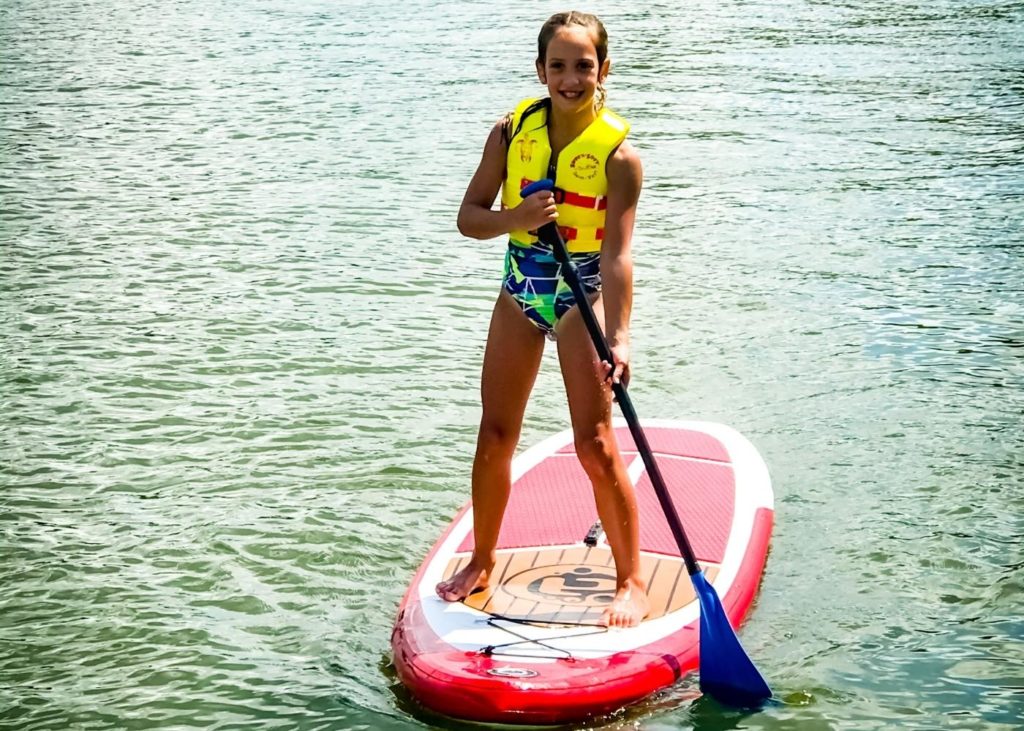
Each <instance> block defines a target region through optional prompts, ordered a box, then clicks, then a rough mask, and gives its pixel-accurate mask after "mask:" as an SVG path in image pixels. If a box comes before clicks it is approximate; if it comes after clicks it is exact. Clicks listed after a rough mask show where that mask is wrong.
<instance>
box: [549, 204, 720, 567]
mask: <svg viewBox="0 0 1024 731" xmlns="http://www.w3.org/2000/svg"><path fill="white" fill-rule="evenodd" d="M537 235H538V237H539V238H540V240H541V241H543V242H544V243H545V244H546V245H548V246H550V247H551V249H552V251H553V252H554V254H555V259H557V260H558V263H559V264H561V267H562V277H563V278H564V279H565V281H566V282H568V283H569V288H570V289H572V294H573V297H575V298H576V306H577V307H579V308H580V314H581V315H582V316H583V322H584V324H585V325H586V326H587V331H588V332H589V333H590V339H591V340H592V341H593V343H594V348H596V349H597V355H598V356H599V357H600V358H601V360H604V361H607V362H608V363H609V364H612V365H614V363H615V361H614V360H613V358H612V349H611V348H610V347H609V346H608V341H607V340H605V337H604V333H603V332H601V327H600V325H598V324H597V317H595V316H594V308H593V307H591V305H590V299H589V298H588V297H587V293H586V292H584V291H583V285H582V284H580V278H579V274H578V273H577V271H576V265H575V264H573V263H572V259H570V258H569V252H568V250H567V249H566V248H565V242H564V241H563V240H562V234H561V233H560V232H559V230H558V226H556V225H555V224H554V223H547V224H544V225H543V226H541V228H540V229H538V231H537ZM612 391H614V393H615V398H616V400H618V402H619V408H620V409H621V410H622V415H623V416H624V417H626V423H627V424H628V425H629V432H630V434H632V435H633V441H634V442H636V446H637V449H639V450H640V456H641V457H642V458H643V460H644V465H646V467H647V474H649V475H650V476H651V483H652V484H653V485H654V492H655V494H656V495H657V496H658V502H660V503H661V510H662V512H664V513H665V519H666V520H668V526H669V528H670V529H671V530H672V535H673V536H674V537H675V539H676V544H677V545H678V546H679V552H680V553H681V554H682V557H683V561H684V562H685V563H686V570H687V572H688V573H689V574H690V576H693V575H694V574H697V573H700V566H698V565H697V559H696V558H695V557H694V555H693V548H692V547H691V546H690V541H689V539H687V537H686V531H684V530H683V524H682V521H680V520H679V514H678V513H677V512H676V506H675V505H674V504H673V503H672V496H671V495H670V494H669V492H668V488H667V487H665V480H664V479H662V476H661V471H660V470H659V469H658V463H657V462H655V461H654V454H653V453H652V452H651V445H650V444H649V443H648V442H647V436H646V435H645V434H644V430H643V429H642V428H641V427H640V419H639V418H638V417H637V415H636V409H634V408H633V402H632V401H631V400H630V398H629V394H628V393H627V392H626V386H625V385H624V384H623V383H621V382H620V383H613V384H612Z"/></svg>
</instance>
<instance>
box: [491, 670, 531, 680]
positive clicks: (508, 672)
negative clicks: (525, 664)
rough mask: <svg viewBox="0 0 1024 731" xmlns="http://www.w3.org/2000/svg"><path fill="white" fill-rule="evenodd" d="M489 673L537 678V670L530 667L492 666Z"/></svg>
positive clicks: (508, 676) (504, 676)
mask: <svg viewBox="0 0 1024 731" xmlns="http://www.w3.org/2000/svg"><path fill="white" fill-rule="evenodd" d="M487 674H488V675H497V676H498V677H499V678H536V677H537V675H538V673H537V671H536V670H530V669H529V668H490V669H489V670H488V671H487Z"/></svg>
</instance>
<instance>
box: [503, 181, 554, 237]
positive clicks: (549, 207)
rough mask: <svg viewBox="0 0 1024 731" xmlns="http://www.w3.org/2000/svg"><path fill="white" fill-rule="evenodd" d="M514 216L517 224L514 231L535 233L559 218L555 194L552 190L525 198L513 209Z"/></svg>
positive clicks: (540, 191) (541, 191) (539, 191)
mask: <svg viewBox="0 0 1024 731" xmlns="http://www.w3.org/2000/svg"><path fill="white" fill-rule="evenodd" d="M512 214H513V216H514V218H513V222H514V224H515V225H514V226H513V230H524V231H534V230H536V229H538V228H540V227H541V226H543V225H544V224H546V223H551V222H552V221H554V220H555V219H557V218H558V209H557V208H556V207H555V194H554V193H552V192H551V191H550V190H538V191H537V192H536V193H533V194H531V195H528V196H527V197H526V198H523V200H522V202H521V203H520V204H519V205H518V206H516V207H515V208H513V209H512Z"/></svg>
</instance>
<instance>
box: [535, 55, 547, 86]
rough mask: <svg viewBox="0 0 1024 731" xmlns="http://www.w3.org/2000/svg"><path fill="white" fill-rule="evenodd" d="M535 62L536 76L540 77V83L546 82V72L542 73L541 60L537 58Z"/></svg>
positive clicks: (542, 65)
mask: <svg viewBox="0 0 1024 731" xmlns="http://www.w3.org/2000/svg"><path fill="white" fill-rule="evenodd" d="M536 64H537V78H538V79H540V83H542V84H547V83H548V78H547V74H545V73H544V64H543V63H542V62H541V60H540V59H539V58H538V59H537V61H536Z"/></svg>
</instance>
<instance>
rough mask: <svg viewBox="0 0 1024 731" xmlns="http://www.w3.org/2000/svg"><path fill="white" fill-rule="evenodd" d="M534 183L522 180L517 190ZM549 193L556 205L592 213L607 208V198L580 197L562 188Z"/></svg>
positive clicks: (599, 196) (597, 196)
mask: <svg viewBox="0 0 1024 731" xmlns="http://www.w3.org/2000/svg"><path fill="white" fill-rule="evenodd" d="M535 182H536V181H535V180H530V179H529V178H523V179H522V180H520V181H519V190H522V189H523V188H525V187H526V186H527V185H530V184H531V183H535ZM551 192H552V193H554V194H555V204H556V205H562V204H563V203H567V204H569V205H570V206H576V207H577V208H589V209H591V210H593V211H604V210H606V209H607V208H608V198H607V197H606V196H603V195H596V196H591V195H581V194H579V193H573V192H572V191H570V190H565V189H563V188H553V189H552V191H551Z"/></svg>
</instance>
